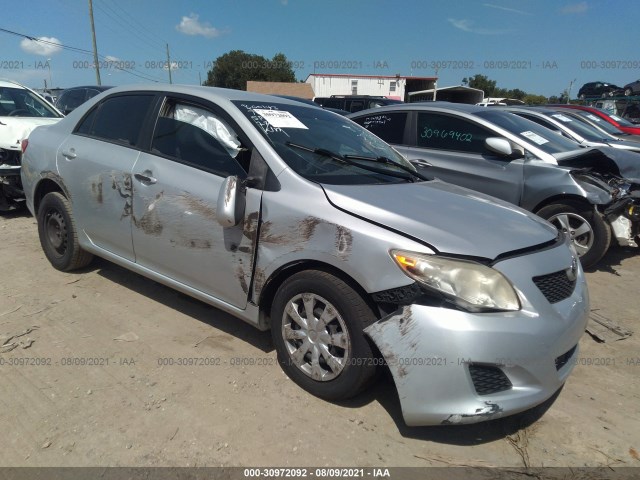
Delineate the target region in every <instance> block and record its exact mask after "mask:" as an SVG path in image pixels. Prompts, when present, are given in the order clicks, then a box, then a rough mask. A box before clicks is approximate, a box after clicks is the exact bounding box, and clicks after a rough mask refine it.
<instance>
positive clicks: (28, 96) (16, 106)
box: [0, 87, 62, 118]
mask: <svg viewBox="0 0 640 480" xmlns="http://www.w3.org/2000/svg"><path fill="white" fill-rule="evenodd" d="M0 117H39V118H60V117H62V115H60V114H59V113H58V112H56V111H55V110H54V109H53V108H52V107H50V106H49V105H47V104H46V103H45V102H44V100H42V98H40V97H39V96H38V95H36V94H35V93H33V92H30V91H29V90H26V89H24V88H13V87H0Z"/></svg>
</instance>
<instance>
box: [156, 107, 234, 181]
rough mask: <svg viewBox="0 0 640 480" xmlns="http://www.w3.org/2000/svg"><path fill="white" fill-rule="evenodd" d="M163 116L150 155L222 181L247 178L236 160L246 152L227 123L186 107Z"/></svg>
mask: <svg viewBox="0 0 640 480" xmlns="http://www.w3.org/2000/svg"><path fill="white" fill-rule="evenodd" d="M185 112H186V113H185ZM162 115H163V116H160V117H159V118H158V122H157V124H156V128H155V131H154V134H153V141H152V144H151V150H152V152H153V153H156V154H161V155H165V156H167V157H170V158H172V159H175V160H179V161H180V162H181V163H186V164H188V165H191V166H194V167H197V168H202V169H205V170H207V171H210V172H212V173H215V174H216V175H220V176H222V177H227V176H230V175H238V176H240V177H241V178H244V177H246V173H245V170H244V169H243V168H242V167H241V166H240V163H239V162H238V160H236V158H238V157H242V156H243V155H244V154H245V153H246V152H244V149H243V148H241V147H240V142H239V141H238V140H237V136H236V134H235V132H234V131H233V129H232V128H231V127H230V126H229V125H228V124H227V123H226V122H224V121H222V120H221V119H220V118H219V117H217V116H216V115H215V114H213V113H212V112H209V111H206V110H204V109H200V108H197V107H191V106H187V105H174V106H171V107H170V108H169V109H167V110H165V111H164V112H163V114H162ZM214 135H215V136H214Z"/></svg>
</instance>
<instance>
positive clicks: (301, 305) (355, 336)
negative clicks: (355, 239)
mask: <svg viewBox="0 0 640 480" xmlns="http://www.w3.org/2000/svg"><path fill="white" fill-rule="evenodd" d="M375 320H376V317H375V315H374V314H373V312H372V311H371V309H370V308H369V306H368V305H367V304H366V302H365V301H364V300H363V299H362V297H361V296H360V295H359V294H358V293H357V292H356V291H355V290H354V289H353V288H351V287H350V286H349V285H347V284H346V283H345V282H344V281H342V280H341V279H339V278H337V277H335V276H333V275H331V274H329V273H326V272H322V271H316V270H308V271H303V272H299V273H296V274H295V275H292V276H291V277H290V278H289V279H287V280H286V281H285V282H284V283H283V284H282V286H281V287H280V288H279V289H278V292H277V293H276V296H275V298H274V301H273V307H272V309H271V333H272V335H273V342H274V344H275V347H276V351H277V352H278V361H279V362H280V365H281V366H282V369H283V370H284V371H285V373H286V374H287V375H288V376H289V378H291V379H292V380H293V381H294V382H296V383H297V384H298V385H300V386H301V387H302V388H304V389H305V390H307V391H308V392H309V393H311V394H313V395H316V396H317V397H320V398H324V399H326V400H343V399H346V398H349V397H353V396H354V395H357V394H358V393H360V392H361V391H362V390H364V388H365V387H366V386H367V385H368V383H369V381H370V380H371V379H372V378H373V376H374V374H375V371H376V367H375V362H374V360H375V359H374V357H373V352H372V350H371V346H370V345H369V343H368V342H367V339H366V338H365V335H364V333H363V330H364V328H366V327H367V326H368V325H370V324H371V323H373V322H374V321H375Z"/></svg>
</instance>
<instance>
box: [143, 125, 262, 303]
mask: <svg viewBox="0 0 640 480" xmlns="http://www.w3.org/2000/svg"><path fill="white" fill-rule="evenodd" d="M151 152H153V153H144V152H143V153H141V154H140V157H139V159H138V161H137V162H136V164H135V166H134V168H133V177H132V182H133V210H132V232H133V233H132V235H133V243H134V249H135V255H136V263H138V264H139V265H141V266H143V267H145V268H149V269H151V270H153V271H155V272H158V273H161V274H162V275H165V276H167V277H168V278H171V279H172V280H174V281H177V282H180V283H181V284H184V285H186V286H188V287H190V288H194V289H196V290H198V291H200V292H203V293H206V294H208V295H211V296H213V297H216V298H218V299H220V300H222V301H224V302H226V303H228V304H230V305H233V306H235V307H239V308H244V307H245V306H246V303H247V296H248V292H249V288H250V282H251V272H252V267H253V265H252V259H253V258H254V253H255V249H254V246H255V235H254V234H252V233H251V232H252V231H255V228H256V224H257V219H258V212H259V208H260V200H261V192H260V191H256V190H255V189H248V190H247V194H246V200H247V204H246V209H245V214H246V215H245V216H246V220H244V221H241V222H240V224H239V225H238V226H236V227H231V228H223V227H222V226H221V225H220V224H219V223H218V221H217V200H218V193H219V191H220V188H221V186H222V183H223V181H224V179H225V178H226V177H227V176H229V175H237V176H239V177H240V178H244V177H246V172H245V170H244V169H243V168H242V167H241V166H240V164H239V163H238V162H237V161H236V159H235V158H233V157H232V156H230V155H229V154H228V153H227V152H226V151H225V150H224V148H221V147H220V145H219V143H218V142H217V141H216V139H215V138H212V137H211V135H210V134H209V133H208V132H207V131H205V130H203V129H202V128H200V127H198V126H194V125H192V124H188V123H185V122H181V121H178V120H176V119H175V118H162V117H161V118H159V119H158V122H157V125H156V126H155V128H154V141H153V142H152V148H151Z"/></svg>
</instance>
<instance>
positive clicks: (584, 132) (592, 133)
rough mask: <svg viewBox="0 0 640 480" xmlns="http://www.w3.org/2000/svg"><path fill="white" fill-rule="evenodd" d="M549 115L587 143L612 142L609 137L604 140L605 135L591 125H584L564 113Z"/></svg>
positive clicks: (582, 122)
mask: <svg viewBox="0 0 640 480" xmlns="http://www.w3.org/2000/svg"><path fill="white" fill-rule="evenodd" d="M550 115H551V117H552V118H555V119H556V120H557V121H559V122H561V123H562V124H563V125H564V126H565V127H567V128H568V129H569V130H571V131H573V132H575V133H577V134H578V135H580V136H581V137H582V138H584V139H585V140H587V141H589V142H603V141H607V140H613V139H612V138H611V137H608V138H605V134H604V133H603V132H601V131H600V130H598V129H597V128H596V127H594V126H593V125H590V124H588V123H585V122H584V121H582V119H580V118H576V117H572V116H570V115H567V114H565V112H557V113H552V114H550Z"/></svg>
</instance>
